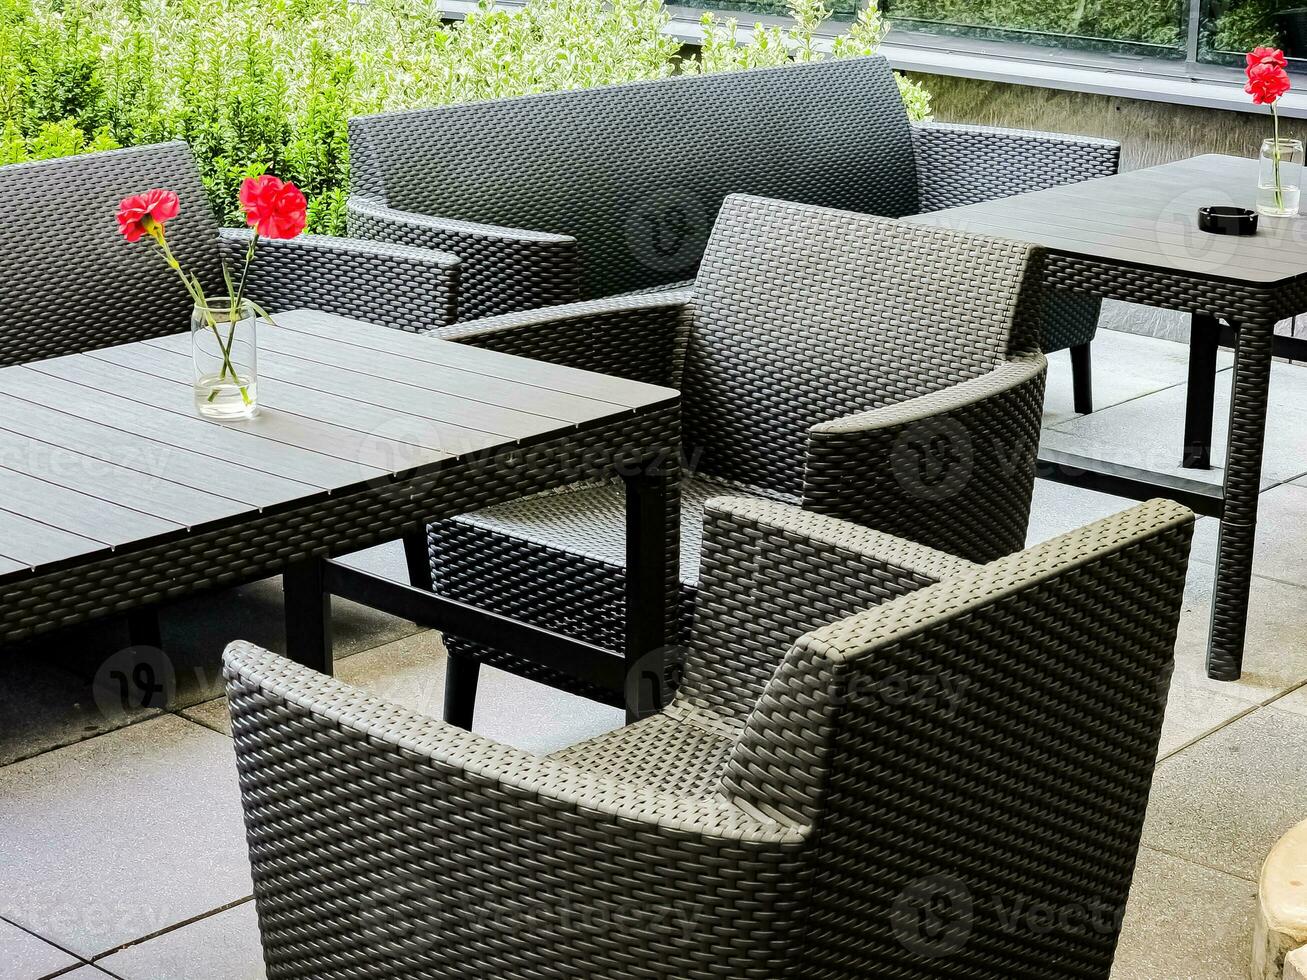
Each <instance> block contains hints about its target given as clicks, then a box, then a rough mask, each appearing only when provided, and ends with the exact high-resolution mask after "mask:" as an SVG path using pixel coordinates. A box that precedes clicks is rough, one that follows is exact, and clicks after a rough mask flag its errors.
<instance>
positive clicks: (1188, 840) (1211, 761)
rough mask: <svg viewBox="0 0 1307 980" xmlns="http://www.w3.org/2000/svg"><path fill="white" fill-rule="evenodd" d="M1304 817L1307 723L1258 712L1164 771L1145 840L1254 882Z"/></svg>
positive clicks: (1156, 782)
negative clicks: (1278, 844)
mask: <svg viewBox="0 0 1307 980" xmlns="http://www.w3.org/2000/svg"><path fill="white" fill-rule="evenodd" d="M1305 816H1307V717H1303V716H1301V715H1295V714H1291V713H1289V712H1287V711H1280V710H1278V709H1276V708H1273V707H1272V708H1259V709H1258V710H1256V711H1254V712H1252V713H1251V714H1247V715H1244V716H1243V717H1242V718H1238V719H1236V720H1235V721H1232V722H1231V723H1230V724H1229V725H1227V726H1225V727H1224V728H1222V729H1220V730H1219V731H1216V732H1214V733H1212V734H1211V735H1208V736H1207V737H1206V738H1204V739H1202V740H1201V741H1199V742H1196V743H1195V744H1193V745H1191V746H1190V747H1189V748H1187V749H1185V750H1183V751H1182V752H1178V753H1176V754H1175V755H1173V756H1171V757H1170V758H1168V759H1164V760H1163V761H1162V762H1160V763H1159V764H1158V766H1157V771H1156V773H1155V775H1154V777H1153V789H1152V797H1151V799H1150V801H1149V808H1148V817H1147V820H1146V821H1145V824H1144V838H1143V839H1144V843H1145V844H1147V845H1148V846H1149V847H1152V848H1155V849H1157V850H1160V851H1165V852H1166V853H1168V854H1172V855H1175V856H1177V857H1183V858H1185V859H1186V860H1189V861H1193V862H1195V863H1198V864H1203V865H1205V866H1207V867H1210V868H1215V869H1217V870H1219V871H1224V872H1226V873H1227V874H1232V875H1237V876H1238V877H1241V878H1245V879H1247V880H1248V881H1250V882H1252V881H1255V880H1256V877H1257V871H1258V869H1259V868H1260V866H1261V862H1262V859H1263V858H1265V856H1266V854H1267V852H1268V851H1269V850H1270V849H1271V845H1273V844H1274V843H1275V842H1276V840H1278V839H1279V837H1280V835H1281V834H1283V833H1284V832H1285V831H1286V830H1288V829H1289V828H1290V827H1292V826H1293V825H1294V824H1296V823H1298V822H1299V821H1300V820H1302V819H1303V818H1304V817H1305ZM1227 911H1228V910H1227Z"/></svg>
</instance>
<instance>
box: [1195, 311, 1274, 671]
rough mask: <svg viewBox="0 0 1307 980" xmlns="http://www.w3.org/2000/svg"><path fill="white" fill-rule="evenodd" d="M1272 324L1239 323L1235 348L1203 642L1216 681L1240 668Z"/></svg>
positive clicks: (1268, 389)
mask: <svg viewBox="0 0 1307 980" xmlns="http://www.w3.org/2000/svg"><path fill="white" fill-rule="evenodd" d="M1274 330H1275V323H1274V321H1268V322H1265V323H1244V324H1243V325H1242V329H1240V331H1239V343H1238V346H1237V347H1236V348H1235V360H1234V386H1233V389H1232V394H1231V402H1230V429H1229V433H1230V434H1229V440H1228V445H1227V449H1226V463H1225V509H1224V513H1223V516H1222V519H1221V534H1220V538H1219V541H1218V544H1217V556H1216V587H1215V589H1214V590H1213V593H1212V629H1211V638H1210V639H1209V641H1208V646H1207V676H1208V677H1211V678H1212V679H1214V680H1220V681H1235V680H1238V679H1239V675H1240V673H1241V672H1242V670H1243V648H1244V634H1245V632H1246V629H1247V626H1248V593H1249V589H1250V587H1251V585H1252V569H1253V543H1254V539H1255V538H1256V535H1257V502H1258V494H1259V492H1260V490H1261V479H1262V448H1263V442H1264V437H1265V434H1266V401H1267V397H1268V395H1269V394H1270V380H1271V346H1272V340H1271V338H1272V334H1273V332H1274Z"/></svg>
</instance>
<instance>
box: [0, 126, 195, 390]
mask: <svg viewBox="0 0 1307 980" xmlns="http://www.w3.org/2000/svg"><path fill="white" fill-rule="evenodd" d="M152 187H163V188H167V189H169V190H173V191H176V192H177V196H178V197H179V198H180V199H181V213H180V215H179V216H178V217H177V218H175V219H173V220H172V221H171V222H169V224H168V241H169V244H170V245H171V247H172V250H173V252H174V253H175V254H176V255H177V258H178V259H179V260H181V262H182V265H183V266H184V267H185V268H186V269H188V270H190V271H192V272H194V273H196V274H198V275H200V277H201V279H202V280H203V281H204V282H205V285H206V286H214V285H216V284H217V283H218V282H220V281H221V279H220V275H221V273H220V265H219V251H218V235H217V225H216V224H215V222H214V219H213V213H212V210H211V209H210V207H209V202H208V199H207V198H206V197H205V194H204V189H203V187H202V186H201V185H200V178H199V174H198V172H197V170H196V167H195V159H194V157H193V156H192V155H191V151H190V148H189V147H188V146H187V145H186V144H185V143H180V142H178V143H164V144H160V145H157V146H145V147H139V148H133V149H127V150H111V151H108V152H105V153H91V154H86V155H83V156H75V157H65V158H62V159H58V160H47V161H41V162H36V163H16V164H12V165H10V166H6V167H0V213H3V214H4V215H5V216H6V217H5V221H6V224H7V227H6V236H7V238H8V245H7V246H6V248H5V250H4V253H3V255H2V256H0V365H6V364H19V363H23V362H26V361H35V360H39V359H41V358H45V357H54V356H56V355H59V354H72V353H76V352H79V351H86V350H94V349H95V348H98V347H105V346H108V345H111V344H122V343H127V342H129V341H133V340H140V339H143V338H146V337H158V336H163V335H164V334H170V333H176V332H177V331H179V330H184V329H186V325H187V323H188V322H189V318H190V305H191V304H190V300H189V299H188V297H187V295H186V291H185V290H184V289H183V288H182V284H181V283H180V282H179V281H178V279H177V274H176V273H175V272H173V271H172V270H171V269H169V268H168V267H167V265H165V264H164V262H163V260H162V259H161V258H160V257H159V256H158V255H157V254H155V250H154V249H153V248H151V247H147V245H146V244H142V243H139V242H138V243H136V244H131V243H129V242H127V241H125V240H124V239H123V237H122V235H121V234H120V233H119V230H118V226H117V223H116V222H115V221H114V214H115V213H116V211H117V209H118V202H119V201H120V200H122V199H123V198H124V197H126V196H128V195H129V194H135V193H138V192H140V191H144V190H148V189H150V188H152Z"/></svg>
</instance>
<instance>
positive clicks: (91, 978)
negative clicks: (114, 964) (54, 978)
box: [59, 963, 113, 980]
mask: <svg viewBox="0 0 1307 980" xmlns="http://www.w3.org/2000/svg"><path fill="white" fill-rule="evenodd" d="M59 980H113V974H112V973H105V972H104V971H103V970H101V969H97V968H96V967H94V966H91V965H90V964H89V963H88V964H87V965H86V966H82V967H79V968H78V969H76V970H73V971H72V972H70V973H61V974H59Z"/></svg>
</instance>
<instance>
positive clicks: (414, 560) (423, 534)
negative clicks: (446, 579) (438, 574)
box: [404, 524, 431, 592]
mask: <svg viewBox="0 0 1307 980" xmlns="http://www.w3.org/2000/svg"><path fill="white" fill-rule="evenodd" d="M404 563H405V564H406V565H407V566H408V583H409V585H411V586H413V588H415V589H426V590H427V591H428V592H430V591H431V553H430V552H429V551H427V527H426V525H425V524H424V525H422V526H421V527H419V528H416V529H415V530H412V531H409V532H408V533H406V534H405V535H404Z"/></svg>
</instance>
